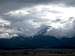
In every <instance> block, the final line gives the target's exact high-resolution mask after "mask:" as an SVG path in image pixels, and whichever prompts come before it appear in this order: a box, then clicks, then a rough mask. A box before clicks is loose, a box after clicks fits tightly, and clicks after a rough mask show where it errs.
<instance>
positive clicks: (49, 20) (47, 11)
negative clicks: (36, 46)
mask: <svg viewBox="0 0 75 56" xmlns="http://www.w3.org/2000/svg"><path fill="white" fill-rule="evenodd" d="M45 27H49V28H48V29H47V31H46V32H45V34H44V35H49V36H55V37H56V38H62V37H67V38H72V37H73V36H75V34H74V33H75V0H0V38H12V37H13V36H18V35H23V36H28V37H29V36H35V35H37V34H39V33H38V32H39V31H41V29H43V28H45Z"/></svg>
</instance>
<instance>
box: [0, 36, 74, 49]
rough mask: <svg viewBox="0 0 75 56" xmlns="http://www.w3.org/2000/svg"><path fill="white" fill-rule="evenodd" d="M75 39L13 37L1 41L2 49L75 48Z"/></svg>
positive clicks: (0, 46) (0, 47)
mask: <svg viewBox="0 0 75 56" xmlns="http://www.w3.org/2000/svg"><path fill="white" fill-rule="evenodd" d="M74 40H75V38H62V39H56V37H53V36H42V35H38V36H34V37H33V38H32V37H22V36H19V37H13V38H12V39H0V49H19V48H27V49H28V48H29V49H35V48H75V41H74Z"/></svg>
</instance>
